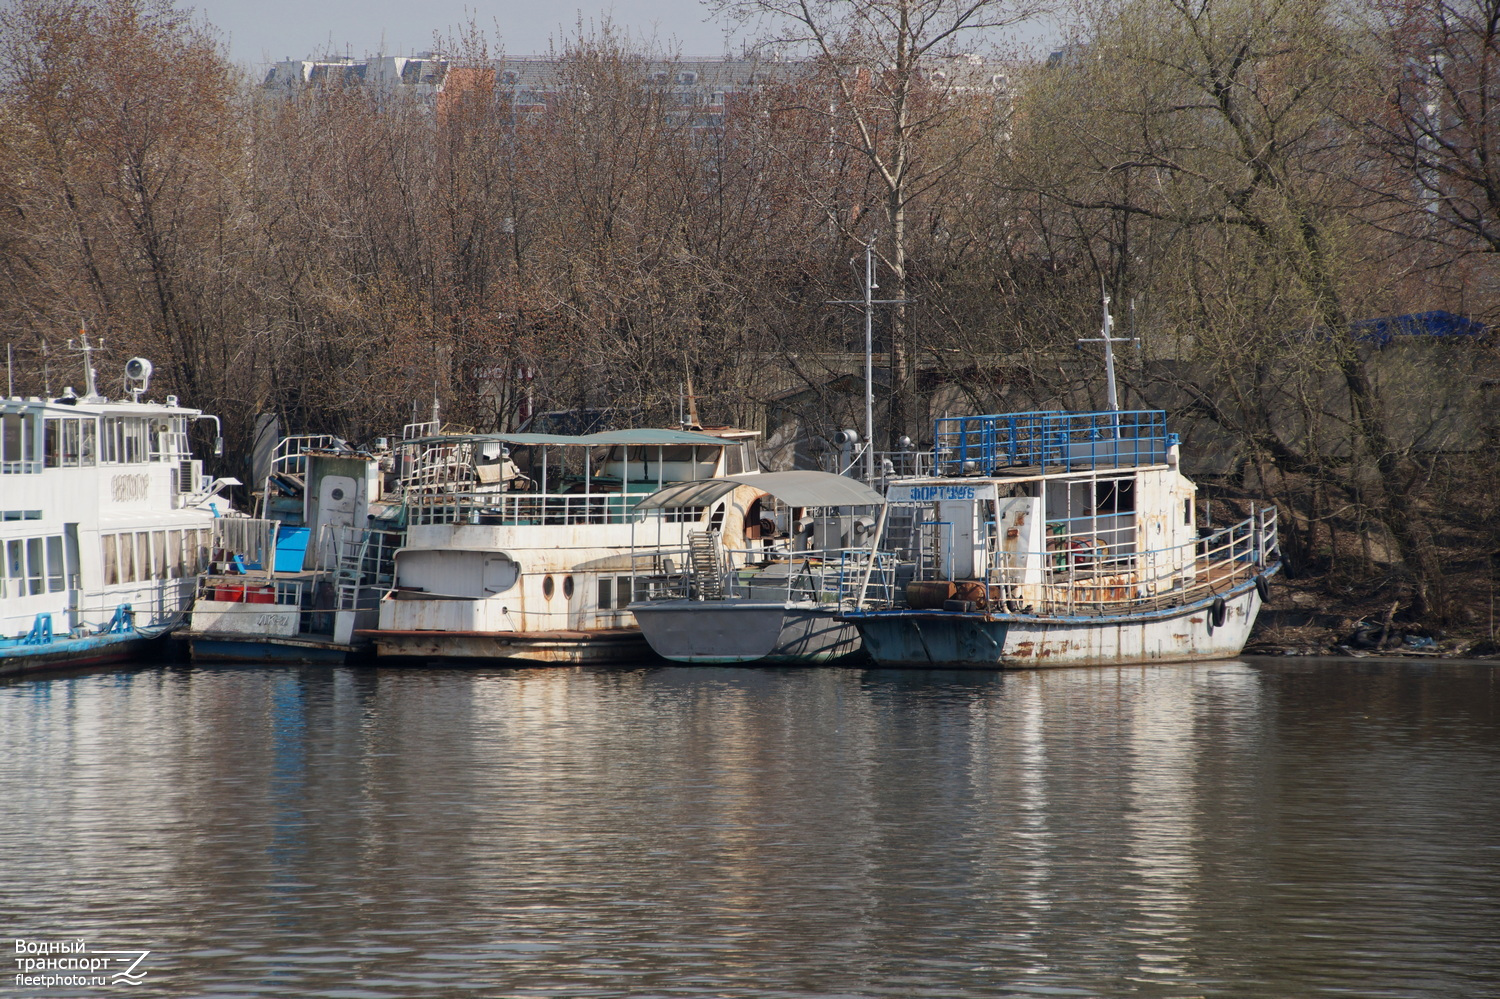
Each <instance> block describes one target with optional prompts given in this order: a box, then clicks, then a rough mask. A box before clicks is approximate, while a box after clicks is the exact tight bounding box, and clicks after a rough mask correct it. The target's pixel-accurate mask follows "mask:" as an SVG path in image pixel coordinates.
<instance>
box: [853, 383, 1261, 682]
mask: <svg viewBox="0 0 1500 999" xmlns="http://www.w3.org/2000/svg"><path fill="white" fill-rule="evenodd" d="M934 439H935V442H936V444H935V451H934V459H935V470H936V473H937V474H935V475H933V476H930V477H923V478H912V479H906V480H902V481H899V482H896V483H893V484H892V485H891V486H890V487H889V489H888V491H887V493H886V500H887V507H886V516H885V518H884V521H883V524H882V528H881V530H880V531H879V532H878V537H877V538H876V539H875V540H874V542H873V546H877V547H880V548H882V549H885V550H891V551H894V552H895V553H896V557H897V558H898V560H899V561H900V563H902V564H901V565H900V566H899V567H898V569H897V571H896V572H894V573H892V574H891V575H889V576H882V575H880V574H873V575H872V578H871V581H870V584H869V585H868V586H866V587H864V588H863V592H862V596H861V600H860V605H859V607H858V608H857V609H855V610H853V611H851V612H849V613H848V614H847V615H846V618H847V619H848V620H849V621H851V622H852V623H854V624H855V625H856V626H857V627H858V628H859V632H860V634H861V636H862V637H863V639H864V646H865V650H866V651H867V652H868V653H869V654H870V656H871V657H872V658H873V659H874V660H875V662H876V663H878V664H880V665H882V666H903V667H942V668H952V667H985V668H994V667H1037V666H1077V665H1097V664H1106V663H1107V664H1116V663H1142V662H1182V661H1190V660H1202V659H1213V658H1220V657H1224V656H1233V655H1235V654H1237V653H1238V652H1239V651H1240V650H1241V649H1242V648H1243V647H1244V645H1245V642H1246V640H1247V638H1248V637H1249V634H1250V629H1251V627H1252V626H1253V625H1254V623H1255V618H1256V615H1257V613H1258V612H1259V610H1260V607H1261V605H1262V603H1263V602H1264V601H1265V599H1266V596H1267V593H1268V591H1269V583H1268V580H1269V578H1270V577H1271V575H1273V574H1274V573H1275V572H1277V571H1278V569H1279V568H1280V556H1279V553H1278V548H1277V537H1276V510H1275V507H1271V506H1257V507H1254V508H1253V509H1252V511H1251V513H1250V516H1248V517H1246V518H1245V519H1244V520H1242V521H1240V522H1239V523H1236V524H1233V525H1230V526H1228V527H1224V528H1221V529H1219V530H1216V531H1213V532H1212V533H1210V534H1208V535H1207V536H1206V537H1199V536H1198V531H1197V529H1196V527H1195V518H1196V516H1197V513H1196V487H1195V486H1194V484H1193V483H1192V482H1191V481H1190V480H1188V479H1187V478H1186V477H1185V476H1183V475H1182V473H1181V472H1180V471H1179V468H1178V463H1179V451H1180V445H1179V442H1178V439H1177V437H1176V435H1174V434H1169V433H1168V432H1167V426H1166V415H1165V414H1164V413H1162V412H1158V411H1137V412H1118V411H1113V410H1111V411H1106V412H1094V413H1066V412H1050V413H1048V412H1043V413H1011V414H1005V415H997V416H972V417H959V418H949V419H940V420H938V421H937V423H936V427H935V434H934Z"/></svg>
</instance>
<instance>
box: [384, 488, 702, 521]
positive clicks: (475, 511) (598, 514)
mask: <svg viewBox="0 0 1500 999" xmlns="http://www.w3.org/2000/svg"><path fill="white" fill-rule="evenodd" d="M641 496H642V494H640V493H600V492H588V493H537V492H499V491H496V490H464V489H454V490H441V491H434V492H431V493H421V492H408V493H407V495H406V516H407V523H408V524H409V525H413V526H415V525H419V524H494V525H505V526H520V525H534V524H630V523H635V522H639V521H642V520H644V519H646V518H647V517H651V516H656V514H655V513H641V514H637V513H636V512H635V505H636V504H637V503H639V502H640V501H641ZM702 513H703V511H702V509H701V508H697V507H687V508H682V509H680V510H679V509H674V510H666V511H662V513H661V516H662V519H663V520H666V521H669V522H676V523H681V522H686V521H695V520H697V519H698V518H699V517H701V516H702Z"/></svg>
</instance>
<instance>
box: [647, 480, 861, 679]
mask: <svg viewBox="0 0 1500 999" xmlns="http://www.w3.org/2000/svg"><path fill="white" fill-rule="evenodd" d="M740 486H752V487H753V488H755V489H756V490H757V491H758V492H759V493H760V494H761V497H760V499H759V500H758V503H757V515H756V516H755V518H754V521H755V522H754V523H752V524H751V525H750V526H749V530H748V532H747V533H748V536H747V537H746V539H745V543H744V545H743V547H727V546H724V545H722V544H721V543H720V539H718V538H717V537H715V536H712V535H709V536H700V537H697V538H693V539H691V540H692V541H693V542H694V544H693V545H692V546H691V547H690V548H686V549H682V550H680V551H678V552H671V553H666V554H667V555H669V556H672V557H674V559H675V563H676V565H677V566H679V567H680V569H679V571H678V572H677V573H676V574H675V575H672V576H666V577H662V576H657V577H654V578H653V579H652V581H651V585H648V586H641V587H638V588H637V589H638V590H639V592H640V595H641V596H640V598H639V599H636V600H634V601H632V602H631V604H630V611H631V613H632V614H633V615H634V616H635V619H636V621H637V623H639V624H640V626H641V631H642V632H643V633H644V635H645V637H646V641H647V642H648V643H649V644H650V646H651V650H652V651H653V652H655V653H656V654H657V655H659V656H661V657H662V658H664V659H671V660H673V661H675V662H686V663H752V662H753V663H763V664H768V665H816V664H827V663H838V662H849V661H855V660H858V659H860V658H861V656H862V653H861V649H860V639H859V632H858V630H857V629H856V628H855V627H854V625H852V624H850V623H849V622H847V621H844V620H842V619H841V618H840V614H841V612H843V611H845V610H848V609H851V608H852V607H853V604H854V597H855V595H856V593H857V591H858V589H859V584H861V583H863V582H864V580H865V577H866V575H867V572H866V570H867V568H868V567H869V565H870V564H871V561H872V560H878V559H879V558H880V556H879V555H878V554H874V553H872V552H871V551H869V550H868V549H867V548H864V547H862V546H861V542H863V541H864V540H865V539H866V538H867V537H868V536H869V534H870V532H871V531H873V529H874V527H875V525H876V520H875V517H874V514H875V513H876V512H877V510H878V508H879V507H880V506H881V505H883V504H884V502H885V500H884V498H883V497H882V496H881V495H880V494H879V493H878V492H876V491H875V490H873V489H871V488H870V487H869V486H867V485H865V484H864V483H861V482H859V481H857V480H855V479H851V478H847V477H844V476H840V475H832V474H829V473H827V472H813V471H791V472H764V473H761V474H759V475H756V476H754V477H753V478H736V477H734V476H728V477H725V478H722V479H714V480H710V481H707V482H694V483H684V484H681V485H676V486H669V487H667V488H666V489H663V490H661V491H659V492H657V493H653V494H652V495H651V496H648V497H647V498H646V499H644V500H642V501H641V503H640V505H639V507H638V509H641V510H677V509H682V508H691V507H696V506H703V505H706V504H709V503H712V502H714V501H716V500H717V499H718V498H719V497H721V496H723V495H726V494H728V493H730V492H732V491H733V490H735V489H736V488H737V487H740Z"/></svg>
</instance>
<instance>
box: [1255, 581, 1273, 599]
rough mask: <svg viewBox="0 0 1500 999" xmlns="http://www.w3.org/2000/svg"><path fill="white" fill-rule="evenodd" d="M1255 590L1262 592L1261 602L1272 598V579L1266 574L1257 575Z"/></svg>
mask: <svg viewBox="0 0 1500 999" xmlns="http://www.w3.org/2000/svg"><path fill="white" fill-rule="evenodd" d="M1255 592H1256V593H1259V594H1260V602H1261V603H1265V602H1266V601H1268V600H1270V599H1271V581H1270V580H1269V579H1267V578H1266V577H1265V576H1256V577H1255Z"/></svg>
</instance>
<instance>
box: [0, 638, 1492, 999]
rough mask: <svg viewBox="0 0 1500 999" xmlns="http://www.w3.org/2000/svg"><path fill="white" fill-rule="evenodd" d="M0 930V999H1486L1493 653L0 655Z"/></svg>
mask: <svg viewBox="0 0 1500 999" xmlns="http://www.w3.org/2000/svg"><path fill="white" fill-rule="evenodd" d="M0 932H3V933H4V934H5V944H6V951H7V953H6V958H5V960H6V967H5V973H4V976H3V977H0V999H4V997H7V996H12V995H16V996H21V995H40V996H106V995H121V994H130V995H136V996H140V995H153V996H154V995H162V996H214V997H222V996H327V997H345V999H365V997H369V999H378V997H408V996H417V997H421V996H525V997H532V996H567V997H574V996H577V997H587V996H632V997H634V996H736V997H738V996H744V997H807V996H903V997H904V996H936V997H965V996H1047V997H1074V996H1078V997H1094V996H1099V997H1112V996H1153V997H1156V996H1160V997H1184V999H1186V997H1200V996H1201V997H1206V996H1246V997H1252V996H1253V997H1262V996H1264V997H1301V996H1340V997H1372V999H1379V997H1405V996H1455V997H1476V996H1500V669H1497V667H1496V666H1495V665H1493V664H1458V663H1450V662H1432V661H1423V662H1416V663H1412V662H1395V663H1381V662H1371V661H1369V660H1360V661H1349V660H1332V661H1330V660H1244V661H1236V662H1224V663H1210V664H1204V665H1201V666H1187V667H1184V666H1170V667H1152V668H1123V669H1080V670H1054V671H1046V672H1036V673H1010V674H998V673H949V674H924V673H904V672H881V671H862V670H832V669H826V670H807V671H791V670H749V669H686V668H679V669H658V668H643V669H610V670H605V669H599V670H575V669H537V670H479V671H472V670H471V671H456V670H455V671H448V670H441V671H440V670H390V669H320V668H301V669H299V668H261V667H255V666H247V667H244V668H226V669H216V670H205V669H188V668H185V667H180V668H178V667H166V668H160V669H150V670H143V671H136V672H120V673H104V674H91V675H83V676H73V677H62V678H54V679H44V680H30V681H20V682H10V683H7V684H4V685H0ZM12 938H24V939H28V940H63V939H69V940H72V939H78V940H86V941H87V943H88V946H89V948H90V949H106V948H117V949H131V948H134V949H149V950H150V951H151V954H150V955H149V956H148V958H147V959H146V960H145V961H144V962H143V964H141V965H140V966H139V970H140V971H144V972H145V973H146V978H145V981H144V983H143V984H142V985H139V986H135V987H128V986H116V987H111V988H92V987H89V988H76V987H75V988H53V989H45V988H35V987H32V988H28V987H26V986H18V985H14V984H13V983H12V976H13V969H12V968H11V967H10V962H11V961H12V960H13V958H14V955H13V953H12V951H13V940H12Z"/></svg>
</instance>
